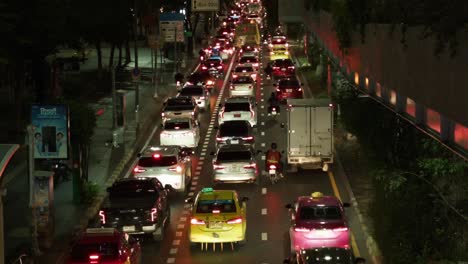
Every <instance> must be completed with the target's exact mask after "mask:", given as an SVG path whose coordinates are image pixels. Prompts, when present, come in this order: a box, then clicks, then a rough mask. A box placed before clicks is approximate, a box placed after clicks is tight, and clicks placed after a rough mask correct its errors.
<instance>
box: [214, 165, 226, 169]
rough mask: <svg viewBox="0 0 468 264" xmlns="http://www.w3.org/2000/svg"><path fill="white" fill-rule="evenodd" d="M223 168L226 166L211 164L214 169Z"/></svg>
mask: <svg viewBox="0 0 468 264" xmlns="http://www.w3.org/2000/svg"><path fill="white" fill-rule="evenodd" d="M224 168H226V167H225V166H223V165H218V164H214V165H213V169H215V170H223V169H224Z"/></svg>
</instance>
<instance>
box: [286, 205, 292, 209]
mask: <svg viewBox="0 0 468 264" xmlns="http://www.w3.org/2000/svg"><path fill="white" fill-rule="evenodd" d="M285 208H287V209H292V208H293V206H292V204H287V205H286V206H285Z"/></svg>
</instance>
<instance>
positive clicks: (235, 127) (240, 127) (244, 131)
mask: <svg viewBox="0 0 468 264" xmlns="http://www.w3.org/2000/svg"><path fill="white" fill-rule="evenodd" d="M247 126H248V125H247V124H245V123H236V124H229V122H226V123H224V124H222V125H221V127H220V129H219V135H220V136H221V137H244V136H247V135H248V133H249V128H248V127H247Z"/></svg>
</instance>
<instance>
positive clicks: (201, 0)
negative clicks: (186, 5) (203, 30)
mask: <svg viewBox="0 0 468 264" xmlns="http://www.w3.org/2000/svg"><path fill="white" fill-rule="evenodd" d="M218 10H219V0H192V11H193V12H204V11H218Z"/></svg>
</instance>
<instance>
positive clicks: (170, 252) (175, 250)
mask: <svg viewBox="0 0 468 264" xmlns="http://www.w3.org/2000/svg"><path fill="white" fill-rule="evenodd" d="M177 251H179V249H178V248H171V250H169V254H171V255H175V254H177Z"/></svg>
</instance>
